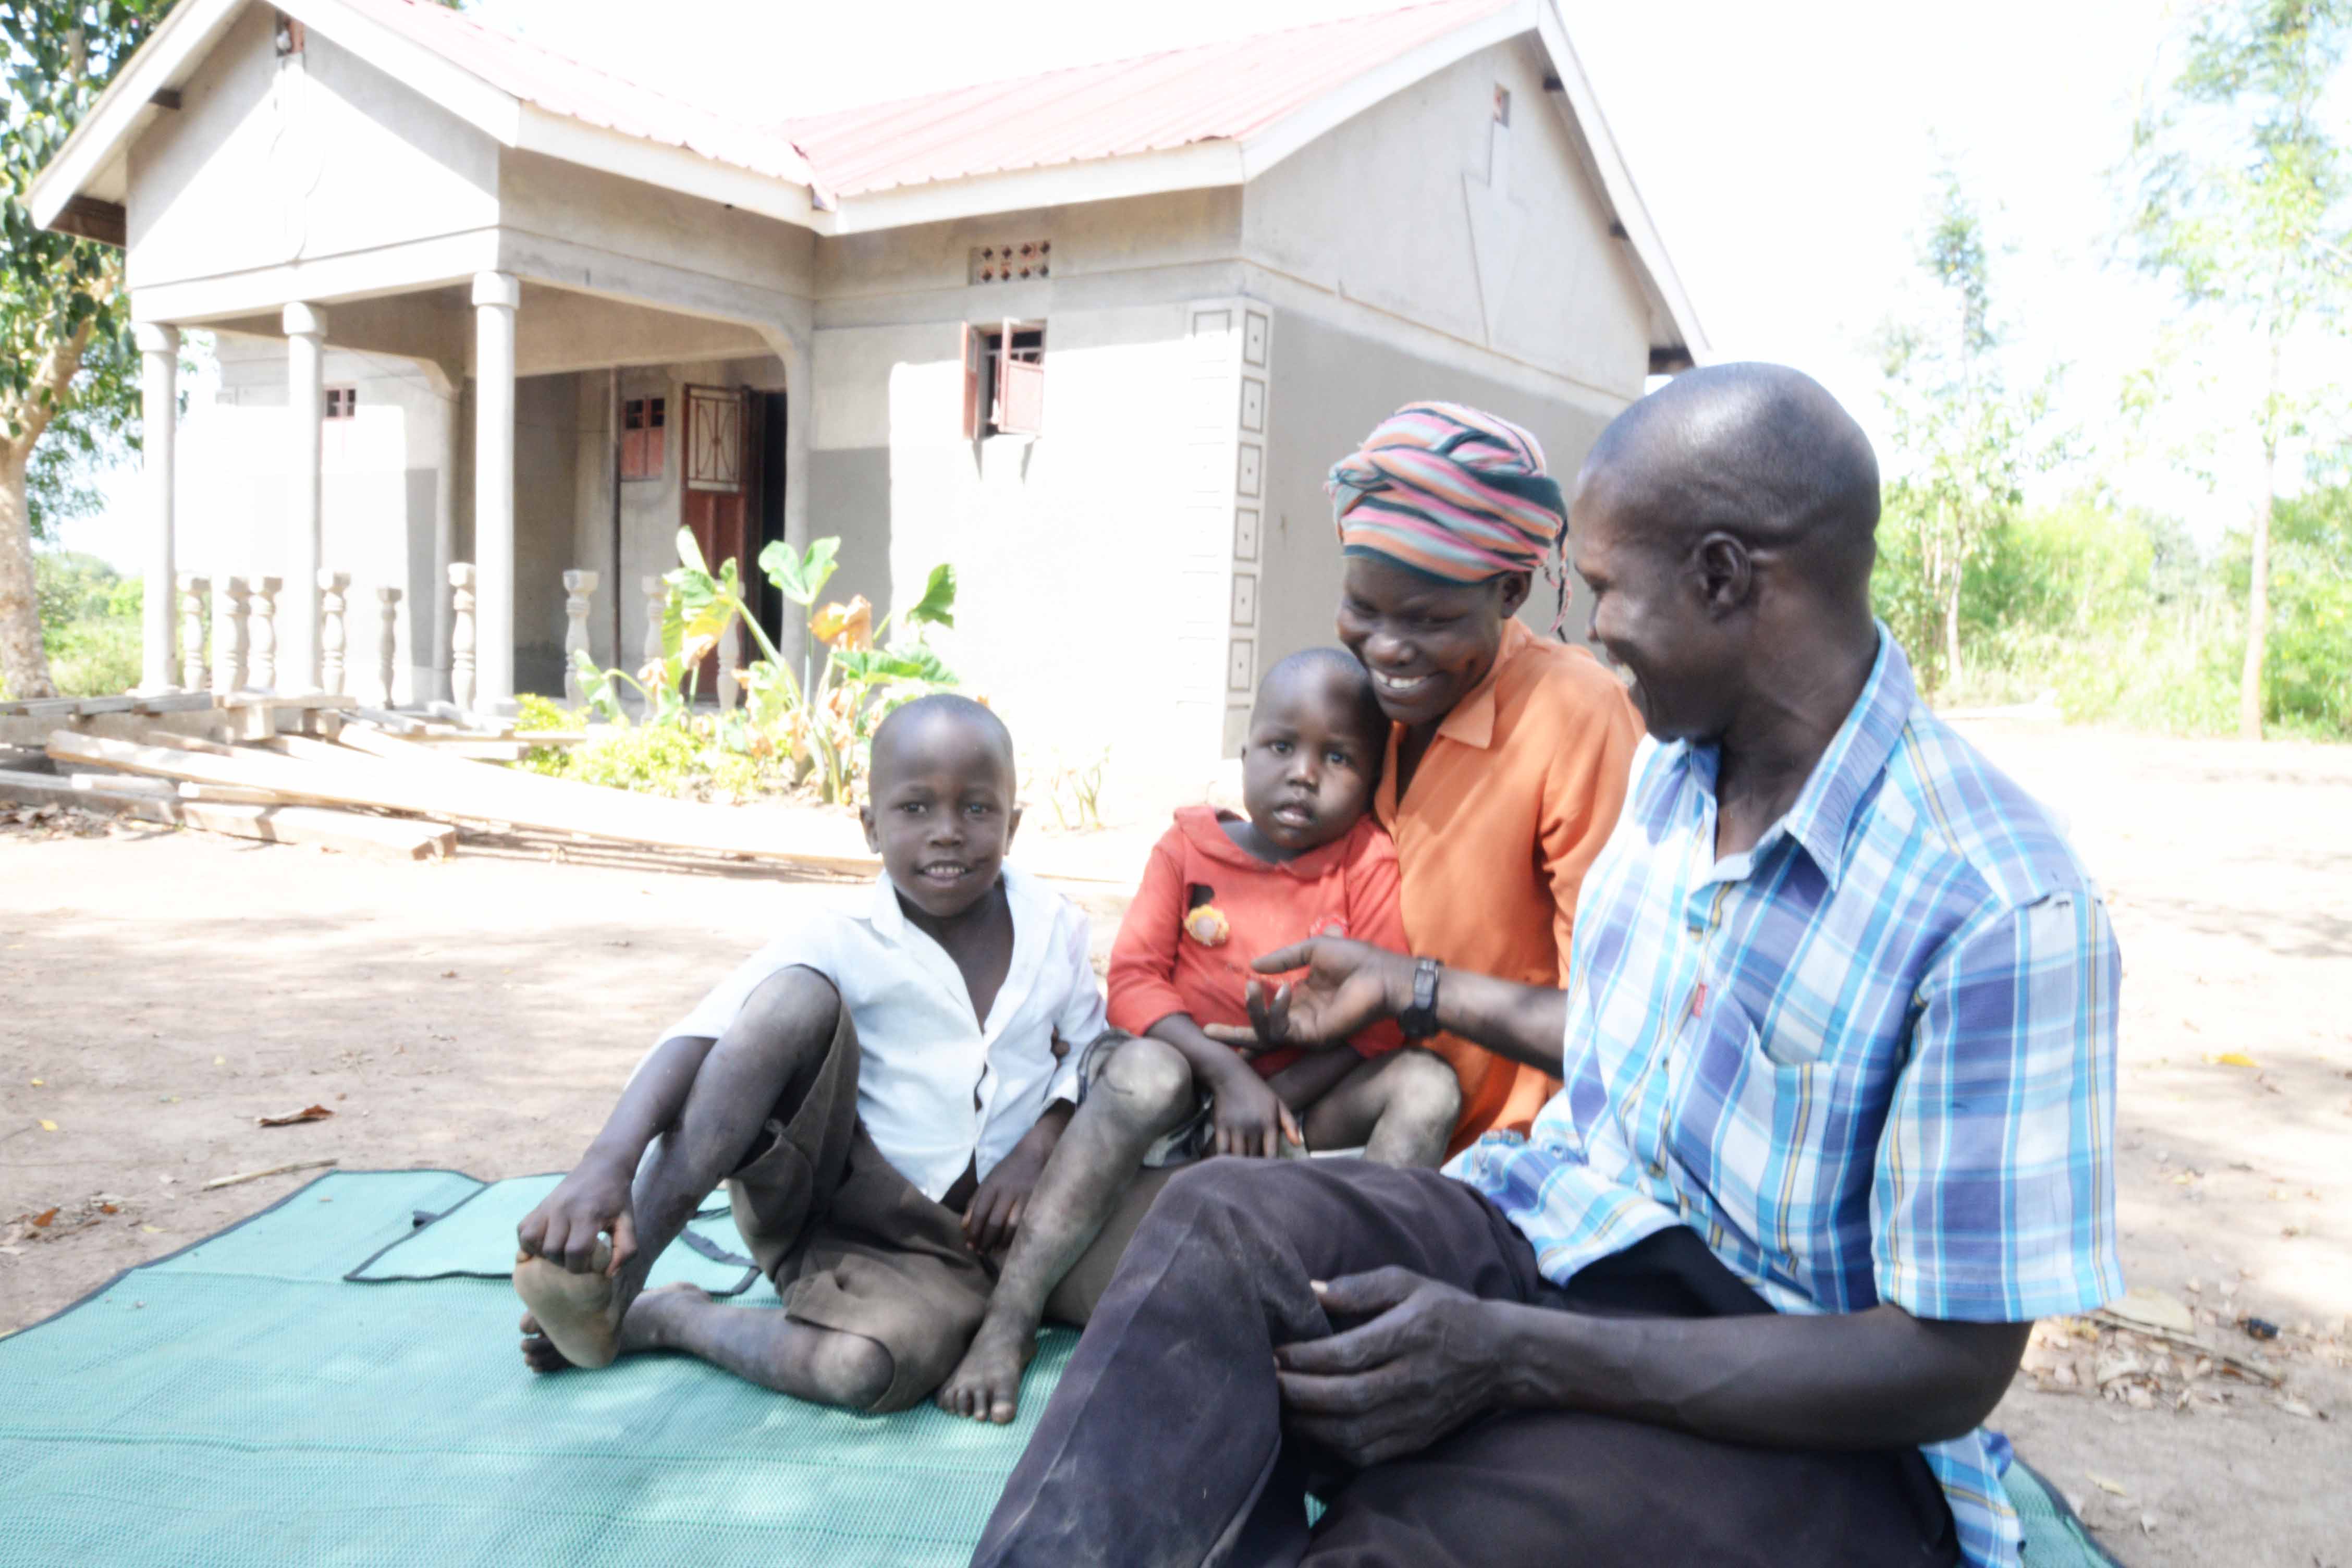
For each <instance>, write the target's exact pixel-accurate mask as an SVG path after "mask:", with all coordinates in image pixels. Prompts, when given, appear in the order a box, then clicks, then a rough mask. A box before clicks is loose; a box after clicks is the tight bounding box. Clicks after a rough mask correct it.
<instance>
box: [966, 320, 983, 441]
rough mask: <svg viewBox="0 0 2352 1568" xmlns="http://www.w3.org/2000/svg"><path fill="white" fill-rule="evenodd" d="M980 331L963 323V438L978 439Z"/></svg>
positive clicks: (968, 322) (967, 322)
mask: <svg viewBox="0 0 2352 1568" xmlns="http://www.w3.org/2000/svg"><path fill="white" fill-rule="evenodd" d="M980 394H981V386H980V333H979V332H978V331H974V330H973V328H972V324H971V322H970V321H966V322H965V323H964V324H963V438H964V439H965V440H967V441H977V440H979V439H980Z"/></svg>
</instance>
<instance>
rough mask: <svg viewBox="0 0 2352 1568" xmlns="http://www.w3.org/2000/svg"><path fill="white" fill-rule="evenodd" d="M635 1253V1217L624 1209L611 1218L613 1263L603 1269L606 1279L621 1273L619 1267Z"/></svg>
mask: <svg viewBox="0 0 2352 1568" xmlns="http://www.w3.org/2000/svg"><path fill="white" fill-rule="evenodd" d="M636 1251H637V1220H636V1216H635V1215H633V1214H631V1213H630V1212H629V1211H628V1210H626V1209H624V1210H622V1211H621V1212H620V1213H619V1214H616V1215H614V1216H613V1261H612V1262H611V1263H610V1264H608V1265H606V1267H605V1269H604V1273H605V1275H606V1277H607V1278H611V1277H614V1276H617V1275H618V1274H619V1273H620V1272H621V1265H622V1264H624V1263H626V1262H627V1261H628V1260H629V1259H630V1258H633V1257H635V1255H636Z"/></svg>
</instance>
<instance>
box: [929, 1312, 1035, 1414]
mask: <svg viewBox="0 0 2352 1568" xmlns="http://www.w3.org/2000/svg"><path fill="white" fill-rule="evenodd" d="M1036 1353H1037V1332H1036V1331H1035V1330H1034V1329H1023V1328H1021V1327H1020V1326H1018V1325H1017V1324H1011V1323H1001V1322H999V1321H997V1320H996V1319H995V1318H988V1319H985V1320H983V1321H982V1323H981V1325H980V1332H979V1333H978V1334H976V1335H974V1336H973V1338H972V1342H971V1349H970V1350H968V1351H966V1352H963V1360H961V1361H960V1362H958V1363H956V1369H955V1371H953V1372H951V1373H949V1374H948V1380H947V1381H946V1382H945V1383H943V1384H940V1392H939V1394H938V1403H939V1407H940V1409H942V1410H944V1411H946V1412H947V1413H948V1414H949V1415H963V1416H968V1417H970V1418H971V1419H972V1420H974V1421H992V1422H994V1423H995V1424H996V1425H998V1426H1005V1425H1007V1424H1009V1423H1010V1422H1011V1421H1012V1419H1013V1415H1015V1414H1016V1413H1017V1412H1018V1411H1019V1409H1020V1405H1021V1374H1022V1373H1024V1372H1026V1371H1027V1370H1028V1368H1029V1363H1030V1361H1031V1359H1032V1358H1034V1356H1035V1355H1036Z"/></svg>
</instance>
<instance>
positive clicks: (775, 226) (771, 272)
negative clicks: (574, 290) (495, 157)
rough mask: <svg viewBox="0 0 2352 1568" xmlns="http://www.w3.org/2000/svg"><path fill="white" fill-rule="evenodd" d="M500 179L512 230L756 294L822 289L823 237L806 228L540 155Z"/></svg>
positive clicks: (506, 160) (510, 165)
mask: <svg viewBox="0 0 2352 1568" xmlns="http://www.w3.org/2000/svg"><path fill="white" fill-rule="evenodd" d="M498 188H499V197H500V202H501V221H502V222H503V224H504V226H506V227H507V228H508V229H509V230H510V231H513V232H516V233H520V234H530V235H541V236H545V237H550V238H553V239H560V240H566V241H571V242H574V243H577V244H581V245H586V246H592V247H596V248H598V249H601V250H604V251H607V252H610V253H611V254H613V255H614V256H616V257H622V258H628V259H630V260H635V261H641V262H650V263H655V264H657V265H660V266H663V267H670V268H683V269H685V270H688V271H692V272H699V273H702V274H704V275H706V276H708V277H710V278H715V279H720V280H721V281H724V282H728V283H740V284H745V285H749V286H750V287H752V288H755V289H770V290H773V291H776V292H779V293H785V294H793V295H798V296H801V297H803V298H806V297H807V296H808V295H809V294H810V292H811V290H812V285H813V279H814V271H815V246H816V236H815V235H814V233H812V232H811V231H809V230H808V229H804V228H802V227H800V226H797V225H793V224H788V223H782V222H778V221H777V220H775V219H772V218H767V217H761V216H759V215H757V214H755V213H748V212H744V211H742V210H740V208H736V207H730V206H728V205H724V204H723V203H719V202H712V201H705V200H703V199H702V198H701V197H699V196H691V195H685V194H683V193H681V192H677V191H668V190H663V189H661V188H659V187H657V186H654V185H648V184H643V183H642V182H640V181H636V180H631V179H627V178H625V177H623V176H622V175H619V174H607V173H605V172H604V171H603V170H601V169H590V168H586V167H583V165H581V164H578V163H565V162H563V161H562V160H561V159H556V158H549V157H544V156H541V155H539V154H536V153H507V154H506V155H505V156H504V157H503V158H502V159H501V160H500V163H499V187H498ZM591 281H592V282H593V279H592V280H591Z"/></svg>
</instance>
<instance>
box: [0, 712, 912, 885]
mask: <svg viewBox="0 0 2352 1568" xmlns="http://www.w3.org/2000/svg"><path fill="white" fill-rule="evenodd" d="M103 701H110V702H121V703H122V704H124V706H122V707H121V708H119V709H109V710H107V712H108V713H109V714H110V715H111V716H112V717H114V718H116V719H120V720H122V721H128V722H126V723H122V724H112V723H110V724H109V725H107V726H106V728H105V729H104V730H103V731H100V730H98V729H96V728H94V723H95V721H96V718H97V717H98V716H97V715H95V714H92V713H90V712H89V710H86V709H85V710H75V711H73V712H72V713H70V714H68V713H67V712H66V711H64V710H62V709H59V710H52V711H50V712H48V713H18V714H15V715H9V716H7V717H8V718H13V719H15V720H18V721H32V722H39V721H43V720H45V719H46V720H49V721H52V723H53V724H54V726H55V727H53V728H50V729H48V730H47V731H46V732H45V733H44V734H43V735H42V736H41V738H40V740H39V742H38V745H39V748H40V752H39V755H38V756H37V759H36V760H35V763H33V764H32V765H27V766H18V767H5V766H0V801H7V802H14V803H16V804H22V805H70V806H75V807H79V808H81V809H85V810H94V811H100V812H108V813H112V814H114V815H116V816H123V817H127V818H131V819H132V820H137V821H147V822H155V823H161V824H169V825H174V826H186V827H194V828H199V829H202V830H204V831H206V832H214V833H226V834H231V835H234V836H236V837H244V838H255V839H261V840H265V841H269V842H278V843H289V844H314V845H322V846H326V847H332V848H336V849H341V850H344V851H346V852H351V853H359V854H366V855H371V856H376V857H381V858H397V859H425V858H438V857H442V856H446V855H449V854H452V853H454V852H455V850H456V847H457V841H458V838H459V836H460V835H461V833H462V834H467V835H472V834H484V833H487V834H491V835H499V836H503V835H508V834H510V833H513V832H515V831H518V830H520V831H527V832H530V833H534V834H542V835H553V836H557V837H565V838H571V839H576V840H581V841H585V842H587V843H591V844H597V845H609V846H615V847H623V848H629V849H638V850H654V851H683V852H686V853H688V854H691V855H695V856H701V857H714V858H724V859H730V860H751V861H766V862H772V863H778V864H782V865H788V866H792V867H795V868H802V869H808V870H820V871H830V872H838V873H844V874H849V875H857V876H864V875H869V874H871V872H872V871H873V869H874V868H875V867H876V865H877V859H876V858H875V856H874V855H873V854H872V853H871V852H870V851H869V850H868V849H867V848H866V843H865V837H864V835H863V834H862V833H861V832H860V831H859V830H858V828H857V827H856V825H855V824H854V823H852V822H850V821H849V820H847V819H846V818H845V817H841V816H824V815H819V814H815V813H807V812H765V811H742V810H737V809H734V808H730V807H727V806H716V805H698V804H695V803H692V802H688V801H675V800H663V799H656V798H653V797H650V796H646V795H632V794H628V793H626V792H625V791H620V790H613V789H605V788H602V787H599V786H597V785H594V784H580V783H577V782H575V781H572V780H568V779H555V778H548V777H545V776H543V775H541V774H538V773H524V772H520V771H515V770H510V769H509V768H506V767H502V766H497V765H492V764H496V763H509V762H513V761H515V760H517V759H519V758H520V756H521V755H522V753H523V752H525V751H526V750H528V749H530V748H531V747H534V746H541V745H563V744H574V743H577V742H581V741H583V740H584V739H585V737H584V736H581V735H570V734H557V735H545V734H536V733H534V734H530V735H528V736H518V735H516V734H514V733H513V732H512V731H495V730H484V729H483V728H481V727H479V726H478V725H475V726H466V725H457V724H438V723H434V722H432V721H425V720H420V719H417V718H415V717H414V716H412V715H406V714H398V713H392V712H387V711H382V710H370V709H364V708H362V707H361V706H360V705H359V704H358V703H357V702H356V701H355V700H352V699H350V698H345V697H336V696H329V695H310V696H303V697H298V698H285V697H277V696H272V695H268V694H262V693H243V692H240V693H236V694H234V695H232V696H230V697H227V698H224V699H220V700H219V703H220V706H219V708H218V709H217V710H214V711H215V713H226V714H228V715H230V717H231V719H232V720H233V722H232V723H229V724H227V725H226V726H212V727H209V728H207V727H205V726H197V727H196V729H197V731H198V732H194V733H190V732H187V731H188V729H189V728H190V727H189V726H186V725H182V726H180V727H179V729H178V731H176V732H175V731H173V730H170V729H166V728H163V726H162V725H161V724H160V723H158V722H156V721H157V719H159V718H160V717H161V716H160V715H154V714H149V715H146V717H147V719H148V725H147V727H144V728H142V727H140V726H139V724H138V723H137V722H136V721H137V720H139V719H140V718H141V717H142V715H141V713H140V712H139V710H137V709H136V708H135V706H133V705H131V700H129V699H114V700H103ZM206 701H210V700H209V699H207V700H206ZM22 706H25V707H31V706H34V705H31V704H26V705H22ZM190 706H191V707H193V706H194V705H193V704H191V705H190ZM58 720H67V721H68V722H67V723H57V722H56V721H58ZM5 739H6V741H7V742H11V743H15V744H17V745H20V746H21V745H24V744H25V743H26V742H25V741H24V739H22V738H20V737H19V736H18V735H17V734H16V733H15V732H13V731H12V732H10V733H9V734H8V735H7V736H6V737H5ZM238 742H241V743H238Z"/></svg>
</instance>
